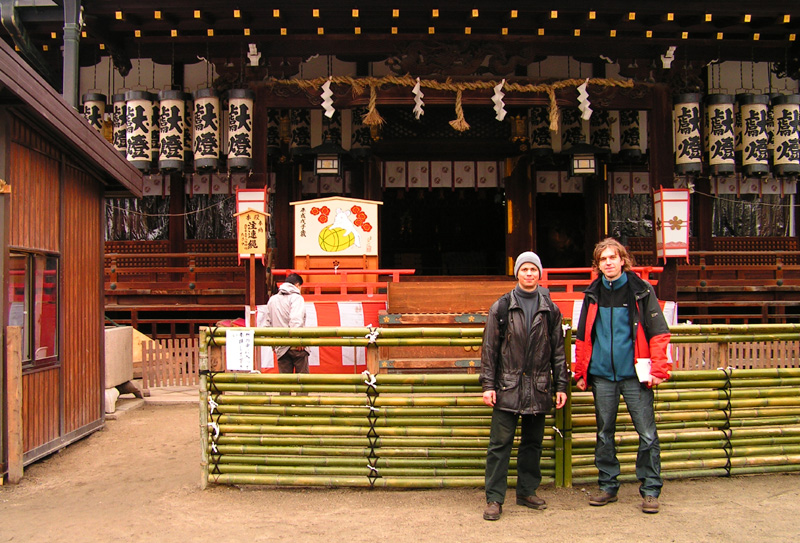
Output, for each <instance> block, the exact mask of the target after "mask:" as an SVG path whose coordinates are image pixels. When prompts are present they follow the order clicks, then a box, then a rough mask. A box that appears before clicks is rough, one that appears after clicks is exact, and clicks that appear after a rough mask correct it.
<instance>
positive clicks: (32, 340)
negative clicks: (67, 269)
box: [7, 252, 58, 366]
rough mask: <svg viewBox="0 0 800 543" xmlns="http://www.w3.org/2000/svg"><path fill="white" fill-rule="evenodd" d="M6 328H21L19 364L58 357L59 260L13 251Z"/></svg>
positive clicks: (36, 363)
mask: <svg viewBox="0 0 800 543" xmlns="http://www.w3.org/2000/svg"><path fill="white" fill-rule="evenodd" d="M9 268H10V281H9V286H8V289H9V292H8V300H9V306H8V321H7V322H8V325H9V326H20V327H22V363H23V365H27V366H35V365H42V364H44V363H50V362H54V361H56V360H57V359H58V358H57V357H58V257H55V256H50V255H42V254H30V253H20V252H12V253H11V254H10V258H9Z"/></svg>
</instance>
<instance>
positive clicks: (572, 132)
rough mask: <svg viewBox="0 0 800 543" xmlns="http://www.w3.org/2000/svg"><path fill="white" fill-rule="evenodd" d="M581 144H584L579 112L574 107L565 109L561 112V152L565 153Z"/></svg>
mask: <svg viewBox="0 0 800 543" xmlns="http://www.w3.org/2000/svg"><path fill="white" fill-rule="evenodd" d="M581 142H584V143H585V142H586V136H585V135H584V133H583V122H582V120H581V110H580V109H578V108H576V107H565V108H563V109H562V110H561V151H562V152H563V151H567V150H569V149H570V148H571V147H572V146H573V145H577V144H578V143H581Z"/></svg>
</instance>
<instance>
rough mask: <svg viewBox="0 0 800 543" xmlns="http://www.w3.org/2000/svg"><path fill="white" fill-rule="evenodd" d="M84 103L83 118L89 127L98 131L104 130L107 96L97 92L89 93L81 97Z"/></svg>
mask: <svg viewBox="0 0 800 543" xmlns="http://www.w3.org/2000/svg"><path fill="white" fill-rule="evenodd" d="M81 101H82V102H83V116H84V117H86V121H87V122H88V123H89V126H91V127H92V128H95V129H97V130H100V131H102V130H103V117H104V116H105V114H106V95H105V94H98V93H96V92H89V93H86V94H84V95H83V96H82V97H81Z"/></svg>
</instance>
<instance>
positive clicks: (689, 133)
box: [673, 93, 703, 174]
mask: <svg viewBox="0 0 800 543" xmlns="http://www.w3.org/2000/svg"><path fill="white" fill-rule="evenodd" d="M673 122H674V124H675V171H676V172H678V173H681V174H687V173H699V172H700V171H701V170H702V169H703V142H702V140H701V139H700V126H701V124H702V122H703V121H702V117H701V116H700V95H699V94H697V93H688V94H680V95H678V96H676V97H675V100H674V109H673Z"/></svg>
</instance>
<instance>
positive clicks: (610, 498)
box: [589, 490, 618, 506]
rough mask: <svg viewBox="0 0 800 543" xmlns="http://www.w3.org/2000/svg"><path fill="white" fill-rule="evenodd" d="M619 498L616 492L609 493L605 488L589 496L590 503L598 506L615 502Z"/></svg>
mask: <svg viewBox="0 0 800 543" xmlns="http://www.w3.org/2000/svg"><path fill="white" fill-rule="evenodd" d="M617 499H618V498H617V495H616V494H609V493H608V492H606V491H605V490H601V491H600V493H598V494H591V495H590V496H589V505H596V506H600V505H605V504H607V503H612V502H615V501H617Z"/></svg>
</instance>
